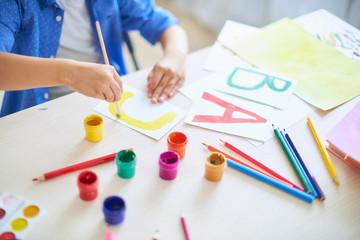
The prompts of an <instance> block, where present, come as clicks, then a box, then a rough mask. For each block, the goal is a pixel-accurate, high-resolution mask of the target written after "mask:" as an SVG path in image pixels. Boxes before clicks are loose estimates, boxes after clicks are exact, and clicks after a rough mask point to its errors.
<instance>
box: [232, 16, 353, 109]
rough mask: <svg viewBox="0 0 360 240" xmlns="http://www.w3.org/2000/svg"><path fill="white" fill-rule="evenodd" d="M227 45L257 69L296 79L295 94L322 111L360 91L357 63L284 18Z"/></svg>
mask: <svg viewBox="0 0 360 240" xmlns="http://www.w3.org/2000/svg"><path fill="white" fill-rule="evenodd" d="M229 47H230V48H231V49H232V50H233V51H235V52H236V53H237V54H239V55H240V56H242V57H243V58H245V59H246V60H248V61H249V62H251V63H252V64H254V65H255V66H257V67H259V68H264V69H268V70H271V71H274V72H277V73H280V74H283V75H285V76H288V77H291V78H294V79H296V80H298V84H297V86H296V88H295V94H297V95H298V96H299V97H301V98H302V99H303V100H305V101H307V102H308V103H310V104H312V105H314V106H316V107H318V108H320V109H322V110H329V109H331V108H334V107H336V106H338V105H340V104H342V103H344V102H346V101H348V100H350V99H352V98H354V97H356V96H357V95H359V94H360V64H359V63H357V62H355V61H354V60H352V59H349V58H347V57H346V56H345V55H343V54H342V53H340V52H339V51H337V50H336V49H334V48H333V47H332V46H330V45H327V44H326V43H323V42H321V41H320V40H318V39H317V38H316V37H314V36H312V35H311V34H309V33H307V32H306V31H305V30H304V29H303V28H301V27H300V26H298V25H296V24H295V23H293V22H292V21H291V20H290V19H288V18H284V19H281V20H279V21H277V22H275V23H272V24H270V25H268V26H266V27H264V28H262V29H261V30H260V32H258V33H255V34H254V35H251V36H250V37H248V38H246V39H243V40H236V41H234V42H233V43H231V44H230V46H229Z"/></svg>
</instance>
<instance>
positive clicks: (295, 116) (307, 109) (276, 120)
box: [249, 95, 317, 146]
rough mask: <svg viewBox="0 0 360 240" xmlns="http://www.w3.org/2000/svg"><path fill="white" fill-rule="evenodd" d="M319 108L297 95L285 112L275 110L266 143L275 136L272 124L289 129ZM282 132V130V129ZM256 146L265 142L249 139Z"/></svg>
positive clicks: (266, 135)
mask: <svg viewBox="0 0 360 240" xmlns="http://www.w3.org/2000/svg"><path fill="white" fill-rule="evenodd" d="M316 109H317V108H316V107H314V106H312V105H310V104H308V103H306V102H305V101H303V100H302V99H301V98H299V97H297V96H296V95H292V96H291V98H290V99H289V104H288V106H287V107H286V109H284V110H280V109H276V108H273V110H272V113H271V117H270V120H269V127H268V128H267V129H268V130H266V132H265V137H264V138H265V141H267V140H270V139H271V138H272V137H273V136H274V131H273V129H272V126H271V124H272V123H273V124H274V125H275V126H277V127H280V128H285V129H286V128H288V127H290V126H291V125H293V124H295V123H296V122H298V121H300V120H301V119H303V118H305V117H306V116H308V115H309V114H310V113H312V112H314V111H315V110H316ZM281 130H282V129H281ZM249 142H251V143H252V144H253V145H255V146H260V145H261V144H262V143H263V142H260V141H254V140H252V139H249Z"/></svg>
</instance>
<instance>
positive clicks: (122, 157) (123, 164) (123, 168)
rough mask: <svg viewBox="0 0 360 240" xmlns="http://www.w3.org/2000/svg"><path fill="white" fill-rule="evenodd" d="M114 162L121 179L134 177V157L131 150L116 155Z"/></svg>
mask: <svg viewBox="0 0 360 240" xmlns="http://www.w3.org/2000/svg"><path fill="white" fill-rule="evenodd" d="M115 162H116V165H117V169H118V175H119V177H121V178H126V179H127V178H132V177H133V176H134V175H135V166H136V155H135V153H134V152H133V151H132V150H129V149H127V150H122V151H120V152H119V153H118V154H116V158H115Z"/></svg>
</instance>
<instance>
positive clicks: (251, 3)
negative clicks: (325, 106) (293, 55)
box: [173, 0, 360, 32]
mask: <svg viewBox="0 0 360 240" xmlns="http://www.w3.org/2000/svg"><path fill="white" fill-rule="evenodd" d="M173 1H174V3H175V5H176V6H177V7H178V8H180V9H182V10H185V11H189V12H191V13H192V14H193V15H194V16H195V17H196V18H197V19H198V20H199V21H201V22H202V23H203V24H205V25H206V26H208V27H209V28H211V29H212V30H213V31H215V32H219V31H220V29H221V27H222V26H223V24H224V22H225V20H227V19H231V20H234V21H237V22H241V23H244V24H248V25H252V26H256V27H262V26H264V25H267V24H269V23H271V22H274V21H276V20H278V19H280V18H283V17H290V18H294V17H298V16H300V15H303V14H306V13H309V12H313V11H315V10H318V9H322V8H323V9H326V10H328V11H329V12H331V13H332V14H334V15H336V16H338V17H340V18H341V19H343V20H345V21H346V22H348V23H350V24H351V25H353V26H355V27H357V28H360V0H173Z"/></svg>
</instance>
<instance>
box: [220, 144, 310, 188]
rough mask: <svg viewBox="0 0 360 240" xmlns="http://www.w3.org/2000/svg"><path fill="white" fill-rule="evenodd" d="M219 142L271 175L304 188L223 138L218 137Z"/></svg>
mask: <svg viewBox="0 0 360 240" xmlns="http://www.w3.org/2000/svg"><path fill="white" fill-rule="evenodd" d="M220 142H222V143H224V145H225V147H227V148H229V149H231V150H232V151H234V152H236V153H237V154H239V155H240V156H242V157H243V158H245V159H247V160H249V161H250V162H252V163H253V164H255V165H256V166H258V167H259V168H261V169H263V170H264V171H266V172H268V173H270V174H271V175H273V176H274V177H277V178H279V179H281V180H283V181H285V182H287V183H289V184H291V185H292V186H293V187H295V188H297V189H300V190H304V189H303V188H302V187H299V186H297V185H296V184H295V183H292V182H290V181H289V180H287V179H286V178H284V177H283V176H281V175H280V174H278V173H276V172H274V171H273V170H271V169H270V168H268V167H267V166H265V165H264V164H262V163H261V162H259V161H257V160H255V159H254V158H252V157H250V156H249V155H247V154H246V153H244V152H243V151H241V150H240V149H238V148H236V147H234V146H233V145H231V144H230V143H228V142H225V141H223V140H221V139H220Z"/></svg>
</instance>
